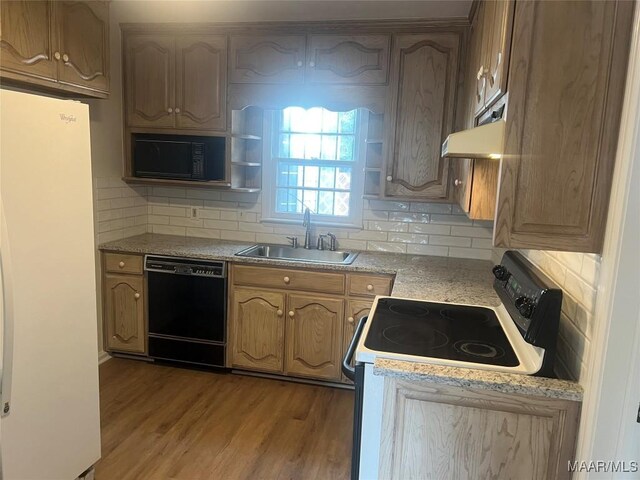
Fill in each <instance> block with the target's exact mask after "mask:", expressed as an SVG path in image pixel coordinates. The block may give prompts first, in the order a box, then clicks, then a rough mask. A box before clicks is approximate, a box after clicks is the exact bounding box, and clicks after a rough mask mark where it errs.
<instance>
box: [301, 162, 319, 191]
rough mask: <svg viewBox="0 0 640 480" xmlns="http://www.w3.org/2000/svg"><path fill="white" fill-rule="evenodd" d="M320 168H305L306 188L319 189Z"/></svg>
mask: <svg viewBox="0 0 640 480" xmlns="http://www.w3.org/2000/svg"><path fill="white" fill-rule="evenodd" d="M319 177H320V167H311V166H309V167H304V186H305V187H312V188H318V180H319Z"/></svg>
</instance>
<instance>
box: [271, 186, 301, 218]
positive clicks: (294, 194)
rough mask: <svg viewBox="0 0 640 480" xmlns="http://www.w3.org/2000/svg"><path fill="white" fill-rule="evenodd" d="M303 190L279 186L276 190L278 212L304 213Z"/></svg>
mask: <svg viewBox="0 0 640 480" xmlns="http://www.w3.org/2000/svg"><path fill="white" fill-rule="evenodd" d="M301 199H302V190H295V189H287V188H278V190H277V191H276V212H281V213H302V205H301V204H300V202H299V200H301Z"/></svg>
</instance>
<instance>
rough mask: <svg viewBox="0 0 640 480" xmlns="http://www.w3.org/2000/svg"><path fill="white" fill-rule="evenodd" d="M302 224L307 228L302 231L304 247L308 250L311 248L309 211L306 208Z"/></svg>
mask: <svg viewBox="0 0 640 480" xmlns="http://www.w3.org/2000/svg"><path fill="white" fill-rule="evenodd" d="M302 226H303V227H306V228H307V230H306V231H305V232H304V248H306V249H307V250H309V249H310V248H311V211H310V210H309V209H308V208H305V209H304V217H303V219H302Z"/></svg>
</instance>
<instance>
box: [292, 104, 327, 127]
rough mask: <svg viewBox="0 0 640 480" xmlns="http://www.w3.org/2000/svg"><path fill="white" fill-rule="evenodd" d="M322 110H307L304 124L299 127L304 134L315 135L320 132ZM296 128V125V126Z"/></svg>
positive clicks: (318, 108) (317, 108)
mask: <svg viewBox="0 0 640 480" xmlns="http://www.w3.org/2000/svg"><path fill="white" fill-rule="evenodd" d="M323 110H324V109H323V108H320V107H314V108H310V109H309V110H307V115H306V118H305V120H304V123H303V124H302V125H300V126H299V127H300V128H301V129H303V130H302V131H304V132H309V133H317V132H321V131H322V111H323ZM296 128H298V125H296Z"/></svg>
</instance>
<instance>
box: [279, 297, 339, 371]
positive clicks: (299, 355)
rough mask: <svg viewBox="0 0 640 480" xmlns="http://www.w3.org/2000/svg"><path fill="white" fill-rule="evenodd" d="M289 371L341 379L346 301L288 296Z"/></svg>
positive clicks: (287, 359) (287, 360)
mask: <svg viewBox="0 0 640 480" xmlns="http://www.w3.org/2000/svg"><path fill="white" fill-rule="evenodd" d="M288 310H289V311H288V313H287V335H286V348H285V352H286V353H285V355H286V361H285V371H286V373H288V374H290V375H299V376H303V377H313V378H321V379H327V380H338V379H339V378H340V365H341V361H342V358H341V354H342V335H341V331H342V321H343V315H344V301H343V300H342V299H330V298H319V297H314V296H307V295H299V294H290V295H289V296H288Z"/></svg>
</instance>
